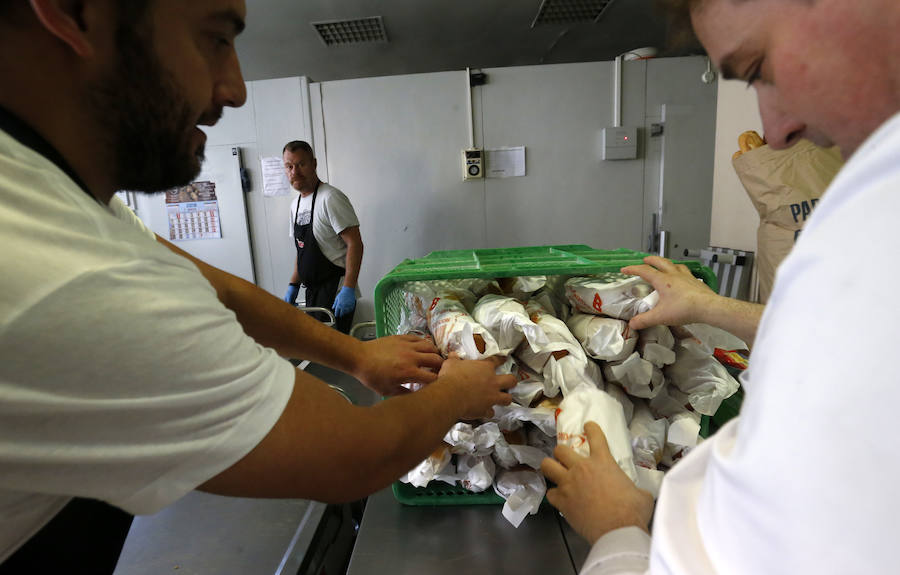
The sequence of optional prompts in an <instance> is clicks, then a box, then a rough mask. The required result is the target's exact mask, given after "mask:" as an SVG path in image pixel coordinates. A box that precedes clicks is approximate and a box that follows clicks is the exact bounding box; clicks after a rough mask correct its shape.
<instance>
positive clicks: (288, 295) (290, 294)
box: [284, 284, 300, 305]
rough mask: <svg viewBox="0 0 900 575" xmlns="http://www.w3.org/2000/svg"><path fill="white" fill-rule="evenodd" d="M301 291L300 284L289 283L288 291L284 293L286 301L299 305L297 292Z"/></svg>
mask: <svg viewBox="0 0 900 575" xmlns="http://www.w3.org/2000/svg"><path fill="white" fill-rule="evenodd" d="M299 293H300V284H288V289H287V292H285V294H284V301H286V302H288V303H289V304H291V305H297V294H299Z"/></svg>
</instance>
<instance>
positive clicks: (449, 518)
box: [347, 489, 587, 575]
mask: <svg viewBox="0 0 900 575" xmlns="http://www.w3.org/2000/svg"><path fill="white" fill-rule="evenodd" d="M563 523H565V522H564V521H563V520H562V518H560V517H559V514H558V513H557V512H556V511H555V510H554V509H553V508H552V507H550V506H549V505H546V504H545V505H543V506H542V507H541V510H540V511H539V512H538V514H537V515H532V516H529V517H527V518H526V519H525V521H523V522H522V524H521V525H520V526H519V528H518V529H516V528H515V527H513V526H512V525H510V524H509V523H508V522H507V521H506V519H504V518H503V516H502V515H501V514H500V507H499V506H495V505H466V506H434V507H418V506H406V505H402V504H400V503H399V502H398V501H397V500H396V499H394V495H393V493H392V492H391V490H390V489H385V490H383V491H380V492H378V493H376V494H375V495H372V496H370V497H369V501H368V503H367V504H366V511H365V514H364V515H363V520H362V525H361V526H360V530H359V533H358V535H357V540H356V546H355V547H354V548H353V555H352V556H351V558H350V567H349V569H348V571H347V573H348V575H384V574H385V573H390V574H392V575H402V574H406V573H408V574H411V575H412V574H414V575H422V574H423V573H427V574H428V575H443V574H446V575H459V574H461V573H476V574H480V573H487V574H495V573H515V574H516V575H529V574H531V573H534V574H540V575H547V574H554V575H558V574H565V573H572V574H574V573H577V572H578V568H580V567H581V563H582V562H583V561H584V558H585V557H586V551H585V549H586V547H587V543H586V542H584V541H583V540H581V538H580V537H578V535H576V534H574V532H571V531H569V534H570V537H569V539H571V540H572V541H573V542H574V545H573V548H574V550H575V555H576V557H575V561H577V564H576V563H575V562H573V556H572V553H570V550H569V547H570V543H569V542H568V541H567V539H566V536H565V535H564V531H563V529H564V527H563Z"/></svg>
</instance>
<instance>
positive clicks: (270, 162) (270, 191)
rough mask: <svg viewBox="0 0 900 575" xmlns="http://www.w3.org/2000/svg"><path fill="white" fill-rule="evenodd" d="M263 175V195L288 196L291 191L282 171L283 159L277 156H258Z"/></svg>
mask: <svg viewBox="0 0 900 575" xmlns="http://www.w3.org/2000/svg"><path fill="white" fill-rule="evenodd" d="M259 161H260V163H261V164H262V176H263V195H264V196H288V195H290V193H291V189H292V188H291V183H290V182H289V181H288V179H287V175H285V173H284V163H283V160H282V159H281V158H279V157H277V156H270V157H267V158H260V160H259Z"/></svg>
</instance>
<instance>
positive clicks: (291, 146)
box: [281, 140, 316, 158]
mask: <svg viewBox="0 0 900 575" xmlns="http://www.w3.org/2000/svg"><path fill="white" fill-rule="evenodd" d="M297 150H303V151H304V152H306V153H307V154H309V157H310V158H315V157H316V155H315V154H314V153H313V150H312V146H310V145H309V144H307V143H306V142H304V141H303V140H291V141H290V142H288V143H287V144H285V145H284V147H283V148H282V149H281V153H282V154H284V153H285V152H291V153H293V152H296V151H297Z"/></svg>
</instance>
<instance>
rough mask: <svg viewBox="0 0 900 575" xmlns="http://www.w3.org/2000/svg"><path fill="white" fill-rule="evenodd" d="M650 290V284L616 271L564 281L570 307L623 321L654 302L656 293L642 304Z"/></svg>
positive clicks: (650, 306) (651, 290) (651, 289)
mask: <svg viewBox="0 0 900 575" xmlns="http://www.w3.org/2000/svg"><path fill="white" fill-rule="evenodd" d="M652 292H653V288H652V287H651V286H650V284H648V283H647V282H645V281H644V280H642V279H641V278H639V277H637V276H627V275H625V274H622V273H615V272H614V273H606V274H599V275H596V276H591V277H575V278H571V279H570V280H568V281H566V297H567V298H568V300H569V303H571V304H572V307H574V308H575V309H577V310H578V311H580V312H582V313H590V314H594V315H606V316H610V317H614V318H616V319H623V320H626V321H627V320H629V319H631V318H632V317H634V316H635V315H637V314H638V313H642V312H644V311H647V310H649V309H651V308H652V307H653V306H654V305H655V302H656V301H658V300H657V296H654V297H651V298H649V299H647V300H646V301H644V302H643V303H641V300H642V299H644V298H647V297H648V296H649V295H650V294H651V293H652Z"/></svg>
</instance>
